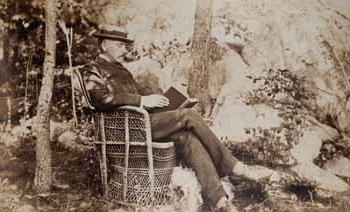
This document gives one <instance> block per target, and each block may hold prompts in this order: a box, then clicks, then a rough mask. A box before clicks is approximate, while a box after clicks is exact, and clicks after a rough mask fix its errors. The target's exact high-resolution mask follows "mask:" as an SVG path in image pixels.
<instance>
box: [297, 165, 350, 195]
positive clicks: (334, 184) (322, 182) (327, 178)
mask: <svg viewBox="0 0 350 212" xmlns="http://www.w3.org/2000/svg"><path fill="white" fill-rule="evenodd" d="M292 170H293V171H294V172H295V173H296V174H297V175H298V176H299V177H300V178H301V179H303V180H305V181H307V182H310V183H312V184H315V185H316V187H318V188H321V189H325V190H329V191H334V192H344V191H347V190H349V189H350V186H349V185H348V184H347V183H345V182H344V181H343V180H342V179H340V178H339V177H337V176H335V175H333V174H332V173H330V172H327V171H325V170H323V169H321V168H320V167H318V166H316V165H315V164H312V163H303V164H298V165H296V166H295V167H293V168H292Z"/></svg>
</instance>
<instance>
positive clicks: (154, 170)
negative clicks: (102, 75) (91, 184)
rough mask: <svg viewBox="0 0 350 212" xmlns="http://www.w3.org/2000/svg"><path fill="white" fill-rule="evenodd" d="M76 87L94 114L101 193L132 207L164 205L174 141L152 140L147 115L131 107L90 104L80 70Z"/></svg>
mask: <svg viewBox="0 0 350 212" xmlns="http://www.w3.org/2000/svg"><path fill="white" fill-rule="evenodd" d="M73 73H74V76H75V77H76V79H77V80H78V81H79V83H77V84H78V87H79V90H80V91H81V94H82V96H83V97H84V99H85V102H86V104H87V106H88V108H90V110H91V112H92V114H93V122H94V124H93V125H94V134H95V139H94V142H93V143H94V146H95V150H96V152H97V155H98V157H97V158H98V162H99V166H100V175H101V184H102V191H103V196H104V198H106V199H107V200H110V201H116V202H118V203H121V204H124V205H128V206H133V205H137V206H139V205H141V206H149V205H163V204H166V203H167V202H168V201H169V200H170V199H171V196H172V195H171V194H170V189H169V184H170V180H171V175H172V171H173V168H174V166H175V165H176V158H175V149H174V144H173V142H162V143H155V142H152V136H151V127H150V120H149V115H148V113H147V111H146V110H144V109H143V108H139V107H134V106H123V107H118V108H117V109H116V110H115V111H112V112H98V111H96V110H95V108H94V107H93V106H92V105H91V103H90V101H89V100H90V99H89V95H88V93H87V92H86V90H85V85H84V81H83V78H82V75H81V73H80V71H79V70H74V72H73Z"/></svg>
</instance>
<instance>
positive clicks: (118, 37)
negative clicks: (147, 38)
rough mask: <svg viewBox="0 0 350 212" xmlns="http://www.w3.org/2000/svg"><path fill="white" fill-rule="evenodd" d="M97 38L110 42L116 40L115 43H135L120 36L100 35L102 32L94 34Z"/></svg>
mask: <svg viewBox="0 0 350 212" xmlns="http://www.w3.org/2000/svg"><path fill="white" fill-rule="evenodd" d="M93 35H94V36H95V37H98V38H103V39H109V40H115V41H120V42H124V43H128V44H131V43H133V42H134V41H133V40H131V39H128V38H125V37H121V36H118V35H110V34H104V33H100V32H96V33H94V34H93Z"/></svg>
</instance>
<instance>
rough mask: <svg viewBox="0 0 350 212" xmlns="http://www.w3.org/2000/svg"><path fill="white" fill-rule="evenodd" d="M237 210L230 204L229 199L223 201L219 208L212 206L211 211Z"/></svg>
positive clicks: (235, 211) (236, 211)
mask: <svg viewBox="0 0 350 212" xmlns="http://www.w3.org/2000/svg"><path fill="white" fill-rule="evenodd" d="M238 211H239V210H238V209H237V208H236V206H234V205H233V204H232V202H231V201H230V200H227V201H226V202H225V205H224V206H223V207H220V208H214V210H213V212H238Z"/></svg>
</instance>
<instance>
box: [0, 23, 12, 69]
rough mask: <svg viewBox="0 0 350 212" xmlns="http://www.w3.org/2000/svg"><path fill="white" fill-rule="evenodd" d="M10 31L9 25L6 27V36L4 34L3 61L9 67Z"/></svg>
mask: <svg viewBox="0 0 350 212" xmlns="http://www.w3.org/2000/svg"><path fill="white" fill-rule="evenodd" d="M8 33H9V30H8V27H7V24H5V26H4V34H3V45H2V47H3V61H4V63H5V64H6V65H7V64H8V62H9V55H10V39H9V34H8Z"/></svg>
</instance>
